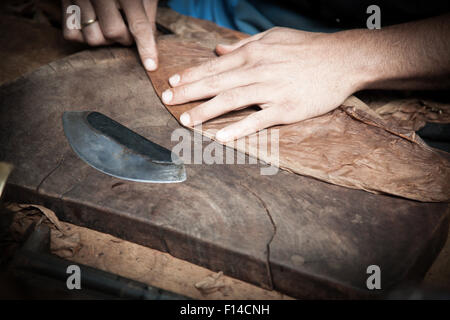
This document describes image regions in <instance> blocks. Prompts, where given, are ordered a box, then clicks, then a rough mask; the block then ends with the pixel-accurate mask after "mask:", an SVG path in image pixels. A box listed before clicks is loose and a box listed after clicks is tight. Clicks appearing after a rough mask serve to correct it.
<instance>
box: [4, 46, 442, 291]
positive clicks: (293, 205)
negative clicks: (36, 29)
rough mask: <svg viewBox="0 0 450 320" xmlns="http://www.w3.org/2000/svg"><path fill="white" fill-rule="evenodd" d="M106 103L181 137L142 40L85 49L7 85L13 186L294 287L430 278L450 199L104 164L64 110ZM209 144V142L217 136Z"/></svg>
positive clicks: (92, 222)
mask: <svg viewBox="0 0 450 320" xmlns="http://www.w3.org/2000/svg"><path fill="white" fill-rule="evenodd" d="M68 110H96V111H100V112H103V113H104V114H106V115H108V116H110V117H112V118H113V119H116V120H117V121H119V122H121V123H122V124H124V125H126V126H128V127H130V128H131V129H132V130H135V131H136V132H138V133H139V134H141V135H143V136H145V137H147V138H149V139H151V140H153V141H155V142H156V143H159V144H161V145H163V146H164V147H166V148H169V149H170V148H172V147H173V146H174V145H175V144H176V142H172V141H171V139H170V136H171V133H172V132H173V130H174V129H176V128H179V125H178V123H177V122H176V120H175V119H174V118H173V117H172V116H171V115H170V114H169V113H168V112H167V110H166V109H165V108H164V106H163V105H162V104H161V102H160V100H159V98H158V97H157V95H156V94H155V92H154V90H153V88H152V86H151V84H150V82H149V80H148V78H147V75H146V73H145V71H144V70H143V68H142V67H141V65H140V64H139V62H138V59H137V56H136V54H135V53H134V51H132V50H131V49H124V48H111V49H99V50H92V51H84V52H81V53H79V54H75V55H73V56H70V57H68V58H65V59H63V60H59V61H57V62H54V63H51V64H49V65H47V66H44V67H42V68H40V69H38V70H37V71H36V72H33V73H32V74H30V75H28V76H26V77H23V78H21V79H18V80H17V81H15V82H13V83H10V84H8V85H5V86H3V87H1V88H0V128H1V129H0V130H1V132H0V133H1V134H0V160H2V161H8V162H11V163H13V164H14V165H15V170H14V171H13V173H12V175H11V177H10V179H9V184H8V185H7V188H6V191H5V192H6V194H5V196H6V199H7V200H14V201H26V202H28V203H30V202H34V203H38V204H42V205H44V206H47V207H49V208H51V209H53V210H55V211H56V212H57V214H58V216H59V218H61V219H62V220H65V221H69V222H72V223H75V224H77V225H81V226H87V227H89V228H92V229H96V230H99V231H103V232H107V233H110V234H113V235H115V236H118V237H120V238H123V239H126V240H130V241H133V242H136V243H139V244H142V245H145V246H149V247H152V248H155V249H158V250H161V251H166V252H169V253H170V254H172V255H173V256H175V257H178V258H182V259H185V260H188V261H191V262H193V263H196V264H199V265H202V266H205V267H208V268H210V269H213V270H216V271H219V270H222V271H223V272H224V273H225V274H228V275H230V276H234V277H236V278H239V279H242V280H245V281H249V282H252V283H255V284H258V285H260V286H262V287H265V288H275V289H277V290H279V291H281V292H284V293H287V294H289V295H292V296H295V297H307V298H321V297H332V298H334V297H361V296H366V295H367V294H369V293H373V292H369V291H368V290H367V289H366V279H367V277H368V275H367V273H366V269H367V267H368V266H369V265H372V264H376V265H378V266H380V268H381V270H382V287H383V288H384V289H388V288H392V287H393V286H396V285H399V284H401V283H404V282H405V281H406V280H408V279H412V278H420V277H421V276H423V275H424V272H425V271H426V269H427V268H428V267H429V266H430V265H431V263H432V262H433V260H434V258H435V257H436V255H437V254H438V252H439V250H440V249H441V247H442V245H443V243H444V241H445V239H446V236H447V230H448V215H447V213H446V210H447V204H442V203H433V204H432V203H419V202H415V201H409V200H405V199H400V198H395V197H389V196H383V195H374V194H370V193H367V192H364V191H359V190H351V189H347V188H343V187H338V186H334V185H330V184H327V183H324V182H320V181H317V180H315V179H312V178H307V177H303V176H300V175H296V174H292V173H288V172H285V171H279V172H278V174H276V175H273V176H262V175H260V168H259V165H250V164H247V165H205V164H202V165H187V166H186V168H187V176H188V178H187V181H186V182H184V183H180V184H142V183H133V182H127V181H121V180H118V179H116V178H113V177H110V176H107V175H104V174H102V173H100V172H98V171H96V170H95V169H93V168H91V167H90V166H88V165H87V164H85V163H84V162H83V161H82V160H80V159H79V158H78V157H77V156H76V155H75V154H74V153H73V151H72V150H71V148H70V146H69V145H68V143H67V141H66V139H65V137H64V134H63V130H62V122H61V116H62V113H63V112H64V111H68ZM205 144H208V143H207V142H205Z"/></svg>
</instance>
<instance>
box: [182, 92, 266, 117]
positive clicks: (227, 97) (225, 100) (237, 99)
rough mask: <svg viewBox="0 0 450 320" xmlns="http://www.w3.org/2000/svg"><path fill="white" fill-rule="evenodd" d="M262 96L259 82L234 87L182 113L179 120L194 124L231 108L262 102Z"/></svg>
mask: <svg viewBox="0 0 450 320" xmlns="http://www.w3.org/2000/svg"><path fill="white" fill-rule="evenodd" d="M263 96H264V88H263V86H262V85H260V84H256V85H250V86H245V87H238V88H234V89H231V90H228V91H225V92H223V93H220V94H219V95H217V96H216V97H214V98H213V99H211V100H209V101H207V102H205V103H203V104H201V105H199V106H197V107H195V108H193V109H191V110H189V111H187V112H185V113H183V114H182V115H181V117H180V121H181V123H182V124H183V125H185V126H195V125H198V124H200V123H202V122H205V121H207V120H209V119H212V118H215V117H217V116H220V115H222V114H224V113H227V112H230V111H232V110H236V109H241V108H243V107H248V106H251V105H254V104H258V103H264V102H265V101H263V100H262V99H263Z"/></svg>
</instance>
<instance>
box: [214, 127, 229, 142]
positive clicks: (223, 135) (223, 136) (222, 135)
mask: <svg viewBox="0 0 450 320" xmlns="http://www.w3.org/2000/svg"><path fill="white" fill-rule="evenodd" d="M216 139H217V140H219V141H223V142H226V141H228V140H229V139H230V135H229V133H228V132H226V131H225V130H224V129H222V130H219V131H218V132H217V133H216Z"/></svg>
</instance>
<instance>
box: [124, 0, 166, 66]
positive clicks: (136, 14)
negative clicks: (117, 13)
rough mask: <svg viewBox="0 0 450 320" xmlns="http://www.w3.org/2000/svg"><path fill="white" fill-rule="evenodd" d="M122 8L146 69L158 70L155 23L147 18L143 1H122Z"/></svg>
mask: <svg viewBox="0 0 450 320" xmlns="http://www.w3.org/2000/svg"><path fill="white" fill-rule="evenodd" d="M120 6H121V7H122V9H123V11H124V12H125V15H126V17H127V20H128V27H129V29H130V33H131V34H132V35H133V37H134V40H135V41H136V46H137V49H138V52H139V56H140V57H141V60H142V63H143V64H144V67H145V69H147V70H148V71H153V70H156V68H157V66H158V53H157V51H156V43H155V38H154V33H153V25H152V23H153V22H150V20H149V18H148V17H147V14H146V10H145V7H144V4H143V3H142V0H120ZM155 10H156V8H155ZM153 24H154V23H153Z"/></svg>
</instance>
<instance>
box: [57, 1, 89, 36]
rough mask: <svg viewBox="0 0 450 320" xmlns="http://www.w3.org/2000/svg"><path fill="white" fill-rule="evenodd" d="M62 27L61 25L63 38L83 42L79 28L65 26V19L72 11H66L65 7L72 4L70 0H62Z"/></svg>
mask: <svg viewBox="0 0 450 320" xmlns="http://www.w3.org/2000/svg"><path fill="white" fill-rule="evenodd" d="M61 4H62V17H63V19H62V24H63V25H62V27H63V36H64V39H66V40H70V41H77V42H84V38H83V34H82V33H81V30H80V29H69V28H68V27H67V19H69V17H70V15H72V14H73V13H67V8H68V7H69V6H70V5H72V1H70V0H62V3H61Z"/></svg>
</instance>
